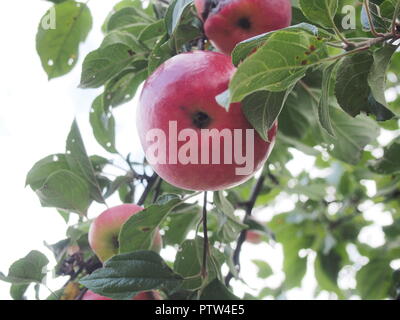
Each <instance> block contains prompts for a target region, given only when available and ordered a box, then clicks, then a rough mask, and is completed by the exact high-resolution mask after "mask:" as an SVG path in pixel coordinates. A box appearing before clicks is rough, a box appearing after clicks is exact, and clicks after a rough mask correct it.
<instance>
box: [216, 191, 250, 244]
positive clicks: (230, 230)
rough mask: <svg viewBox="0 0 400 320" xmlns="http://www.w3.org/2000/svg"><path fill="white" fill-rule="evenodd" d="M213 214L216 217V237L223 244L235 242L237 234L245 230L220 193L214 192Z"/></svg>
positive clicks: (230, 205)
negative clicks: (214, 213)
mask: <svg viewBox="0 0 400 320" xmlns="http://www.w3.org/2000/svg"><path fill="white" fill-rule="evenodd" d="M213 201H214V205H215V207H216V208H215V209H216V210H215V212H216V214H217V217H218V237H219V240H220V241H222V242H225V243H229V242H232V241H235V240H236V239H237V237H238V235H239V233H240V232H241V231H242V230H244V229H247V226H246V225H245V224H243V223H242V222H241V221H240V220H239V218H238V217H236V216H235V215H234V211H235V210H234V208H233V206H232V204H231V203H230V202H229V201H228V200H227V199H226V198H225V197H224V195H223V192H222V191H218V192H214V200H213Z"/></svg>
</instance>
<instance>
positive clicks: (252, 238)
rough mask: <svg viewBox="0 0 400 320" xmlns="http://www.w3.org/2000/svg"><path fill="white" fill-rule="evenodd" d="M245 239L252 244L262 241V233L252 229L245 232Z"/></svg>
mask: <svg viewBox="0 0 400 320" xmlns="http://www.w3.org/2000/svg"><path fill="white" fill-rule="evenodd" d="M246 241H247V242H249V243H252V244H260V243H261V242H262V235H261V234H260V233H259V232H257V231H253V230H249V231H247V232H246Z"/></svg>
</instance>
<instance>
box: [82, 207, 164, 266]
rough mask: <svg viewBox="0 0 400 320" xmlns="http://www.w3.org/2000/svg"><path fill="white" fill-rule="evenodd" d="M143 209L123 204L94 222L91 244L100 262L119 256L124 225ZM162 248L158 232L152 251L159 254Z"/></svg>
mask: <svg viewBox="0 0 400 320" xmlns="http://www.w3.org/2000/svg"><path fill="white" fill-rule="evenodd" d="M143 209H144V208H142V207H140V206H137V205H135V204H123V205H120V206H116V207H112V208H109V209H107V210H106V211H104V212H103V213H102V214H100V215H99V216H98V217H97V218H96V219H95V220H94V221H93V222H92V224H91V225H90V229H89V244H90V247H91V248H92V250H93V251H94V252H95V253H96V255H97V256H98V258H99V259H100V261H102V262H104V261H106V260H108V259H110V258H111V257H112V256H114V255H116V254H118V248H119V244H118V235H119V232H120V230H121V228H122V225H123V224H124V223H125V222H126V221H127V220H128V219H129V218H130V217H131V216H132V215H134V214H136V213H138V212H140V211H142V210H143ZM161 247H162V239H161V235H160V233H159V232H158V230H157V231H156V232H155V235H154V239H153V244H152V250H154V251H156V252H159V251H160V250H161Z"/></svg>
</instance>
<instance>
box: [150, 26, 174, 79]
mask: <svg viewBox="0 0 400 320" xmlns="http://www.w3.org/2000/svg"><path fill="white" fill-rule="evenodd" d="M175 53H176V52H175V49H174V48H173V47H171V45H170V43H169V36H168V33H166V34H164V35H163V37H162V38H161V39H160V40H159V41H158V43H157V44H156V46H155V47H154V48H153V51H152V52H151V53H150V56H149V69H148V73H149V75H150V74H152V73H153V72H154V71H155V70H156V69H157V68H158V67H159V66H160V65H161V64H162V63H163V62H164V61H166V60H168V59H169V58H171V57H173V56H174V54H175Z"/></svg>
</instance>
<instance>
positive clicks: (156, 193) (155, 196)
mask: <svg viewBox="0 0 400 320" xmlns="http://www.w3.org/2000/svg"><path fill="white" fill-rule="evenodd" d="M161 184H162V179H160V177H158V179H157V183H156V186H155V188H154V196H153V201H152V202H153V203H154V202H156V200H157V198H158V196H159V195H160V192H161Z"/></svg>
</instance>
